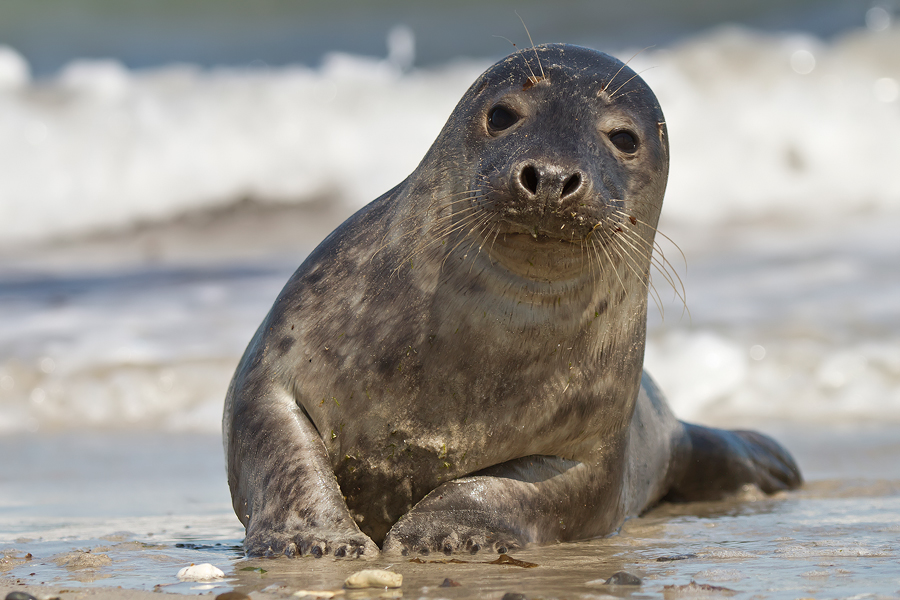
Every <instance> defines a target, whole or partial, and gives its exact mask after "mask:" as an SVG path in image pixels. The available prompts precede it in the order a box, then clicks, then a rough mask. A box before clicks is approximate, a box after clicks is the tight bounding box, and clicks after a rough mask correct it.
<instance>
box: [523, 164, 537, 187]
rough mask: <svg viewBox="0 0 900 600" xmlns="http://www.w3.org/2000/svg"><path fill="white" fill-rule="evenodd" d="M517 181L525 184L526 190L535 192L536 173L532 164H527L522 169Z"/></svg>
mask: <svg viewBox="0 0 900 600" xmlns="http://www.w3.org/2000/svg"><path fill="white" fill-rule="evenodd" d="M519 181H521V182H522V185H523V186H525V189H526V190H528V191H529V192H531V193H532V194H537V185H538V174H537V170H536V169H535V168H534V167H533V166H531V165H528V166H527V167H525V168H524V169H522V173H521V175H519Z"/></svg>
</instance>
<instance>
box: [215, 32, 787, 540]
mask: <svg viewBox="0 0 900 600" xmlns="http://www.w3.org/2000/svg"><path fill="white" fill-rule="evenodd" d="M668 154H669V148H668V140H667V134H666V127H665V120H664V118H663V114H662V111H661V109H660V107H659V104H658V102H657V100H656V98H655V96H654V95H653V93H652V92H651V90H650V89H649V87H647V85H646V84H645V83H644V82H643V80H641V79H640V77H638V76H637V75H636V74H635V73H634V72H633V71H632V70H631V69H629V68H628V67H627V66H626V65H624V64H622V63H621V62H619V61H618V60H616V59H614V58H612V57H609V56H607V55H605V54H602V53H599V52H596V51H593V50H589V49H586V48H579V47H575V46H567V45H548V46H539V47H536V48H533V49H530V50H527V51H521V52H518V53H516V54H513V55H511V56H509V57H508V58H506V59H504V60H502V61H500V62H499V63H497V64H496V65H494V66H493V67H491V68H490V69H488V71H486V72H485V73H484V74H483V75H482V76H481V77H480V78H479V79H478V80H477V81H476V82H475V83H474V84H473V85H472V87H471V88H470V89H469V90H468V91H467V92H466V94H465V95H464V96H463V98H462V100H461V101H460V103H459V104H458V105H457V107H456V109H455V110H454V111H453V113H452V114H451V116H450V119H449V120H448V122H447V124H446V125H445V127H444V129H443V130H442V131H441V133H440V134H439V136H438V138H437V140H436V141H435V143H434V145H433V146H432V147H431V149H430V150H429V151H428V153H427V154H426V156H425V158H424V159H423V160H422V163H421V164H420V165H419V167H418V168H417V169H416V170H415V172H413V173H412V175H410V177H409V178H407V179H406V180H405V181H404V182H402V183H401V184H400V185H398V186H397V187H396V188H394V189H393V190H391V191H389V192H387V193H386V194H385V195H383V196H381V197H380V198H378V199H376V200H375V201H374V202H372V203H371V204H369V205H368V206H366V207H364V208H363V209H362V210H360V211H359V212H358V213H356V214H355V215H353V216H352V217H351V218H350V219H348V220H347V221H346V222H345V223H344V224H343V225H341V226H340V227H339V228H338V229H337V230H335V231H334V232H333V233H332V234H331V235H329V236H328V238H326V239H325V240H324V241H323V242H322V244H321V245H320V246H319V247H318V248H317V249H316V250H314V251H313V253H312V254H310V256H309V257H308V258H307V260H306V261H305V262H304V263H303V264H302V265H301V266H300V268H299V269H298V270H297V271H296V273H295V274H294V275H293V277H292V278H291V279H290V281H288V283H287V285H286V286H285V288H284V290H283V291H282V292H281V294H280V295H279V297H278V299H277V300H276V302H275V305H274V306H273V307H272V309H271V311H270V313H269V314H268V316H267V317H266V319H265V320H264V321H263V323H262V325H261V326H260V328H259V330H258V331H257V333H256V335H255V336H254V338H253V340H252V341H251V342H250V345H249V347H248V348H247V351H246V352H245V354H244V356H243V358H242V360H241V363H240V365H239V366H238V369H237V371H236V373H235V376H234V379H233V380H232V383H231V386H230V388H229V391H228V396H227V398H226V404H225V416H224V421H223V429H224V436H225V446H226V457H227V462H228V477H229V485H230V487H231V492H232V498H233V502H234V508H235V512H236V513H237V515H238V517H239V518H240V519H241V521H242V522H243V523H244V525H245V526H246V528H247V537H246V539H245V542H244V547H245V549H246V551H247V552H248V553H249V554H254V555H265V554H280V553H285V554H288V555H296V554H313V555H316V556H321V555H323V554H328V553H333V554H334V555H335V556H359V555H360V554H365V555H372V554H377V553H378V546H377V545H376V543H378V544H383V547H384V550H385V551H399V552H404V553H408V552H411V551H412V552H423V553H427V552H431V551H442V552H445V553H452V552H454V551H468V552H476V551H478V550H480V549H491V550H495V551H500V552H505V551H508V550H510V549H513V548H516V547H520V546H523V545H525V544H529V543H550V542H554V541H560V540H573V539H584V538H590V537H596V536H599V535H605V534H607V533H609V532H611V531H613V530H615V529H616V528H617V527H618V526H619V525H620V524H621V521H622V519H624V518H625V517H626V516H628V515H633V514H638V513H640V512H641V511H643V510H645V509H646V508H648V507H649V506H651V505H652V504H654V503H656V502H658V501H659V500H660V499H662V498H664V497H667V496H668V497H669V498H671V499H679V500H687V499H694V498H714V497H719V496H722V495H724V494H727V493H729V492H732V491H734V490H736V489H738V488H740V486H741V485H743V484H745V483H752V484H756V485H759V486H760V487H761V488H762V489H764V490H765V491H774V490H778V489H784V488H788V487H792V486H796V485H798V484H799V482H800V474H799V471H798V470H797V468H796V465H794V463H793V461H792V459H791V458H790V456H789V455H788V454H787V453H786V452H785V451H784V450H783V449H782V448H781V447H780V446H778V445H777V444H776V443H775V442H773V441H771V440H769V439H768V438H765V437H764V436H760V435H758V434H753V433H750V432H728V431H721V430H712V429H707V428H702V427H698V426H694V425H686V424H683V423H681V422H679V421H678V420H677V419H676V418H675V417H674V416H673V415H672V414H671V412H670V411H669V409H668V408H667V406H666V404H665V401H664V399H663V397H662V395H661V394H660V393H659V391H658V390H657V389H656V386H655V385H654V384H653V382H652V381H651V380H650V378H649V377H648V376H647V375H646V374H645V373H643V369H642V365H643V353H644V338H645V329H646V311H647V286H648V279H649V267H650V257H651V251H652V248H653V239H654V234H655V231H656V224H657V220H658V218H659V212H660V208H661V206H662V200H663V194H664V191H665V185H666V178H667V176H668Z"/></svg>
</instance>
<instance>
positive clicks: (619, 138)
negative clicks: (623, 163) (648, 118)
mask: <svg viewBox="0 0 900 600" xmlns="http://www.w3.org/2000/svg"><path fill="white" fill-rule="evenodd" d="M609 141H611V142H612V143H613V146H615V147H616V148H618V149H619V150H621V151H622V152H624V153H625V154H634V153H635V152H637V139H635V137H634V134H633V133H631V132H630V131H625V130H619V131H614V132H612V133H611V134H609Z"/></svg>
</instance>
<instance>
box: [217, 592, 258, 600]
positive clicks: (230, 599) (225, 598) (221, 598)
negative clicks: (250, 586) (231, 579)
mask: <svg viewBox="0 0 900 600" xmlns="http://www.w3.org/2000/svg"><path fill="white" fill-rule="evenodd" d="M216 600H251V598H250V596H248V595H247V594H245V593H244V592H235V591H231V592H225V593H224V594H219V595H218V596H216Z"/></svg>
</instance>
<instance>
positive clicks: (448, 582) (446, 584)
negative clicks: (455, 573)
mask: <svg viewBox="0 0 900 600" xmlns="http://www.w3.org/2000/svg"><path fill="white" fill-rule="evenodd" d="M461 585H462V584H461V583H459V582H458V581H453V580H452V579H450V578H449V577H447V578H445V579H444V583H442V584H441V585H440V587H459V586H461Z"/></svg>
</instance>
